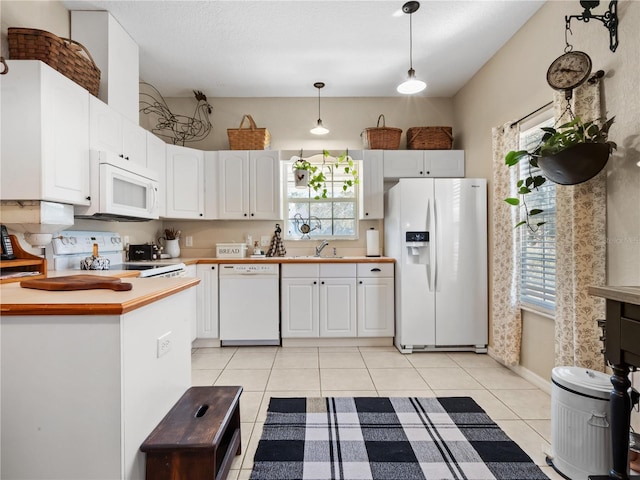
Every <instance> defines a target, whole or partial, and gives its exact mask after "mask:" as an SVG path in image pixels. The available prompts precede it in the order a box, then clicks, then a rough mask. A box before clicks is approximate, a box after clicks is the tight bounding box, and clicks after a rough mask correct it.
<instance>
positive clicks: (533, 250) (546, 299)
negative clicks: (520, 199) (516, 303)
mask: <svg viewBox="0 0 640 480" xmlns="http://www.w3.org/2000/svg"><path fill="white" fill-rule="evenodd" d="M551 126H553V119H552V118H550V119H548V120H545V121H543V122H541V123H538V124H537V125H535V126H534V127H531V128H529V129H527V130H524V131H523V132H521V134H520V149H521V150H532V149H534V148H535V147H536V146H537V145H538V143H540V139H541V138H542V135H543V132H542V131H541V130H540V128H541V127H551ZM536 171H538V172H539V169H532V170H530V167H529V165H528V163H526V162H523V163H522V164H521V165H520V178H526V177H528V176H529V175H535V174H536V173H537V172H536ZM525 201H526V202H527V205H528V206H529V209H532V208H540V209H542V210H544V212H543V213H541V214H539V215H536V216H535V217H534V219H535V223H538V222H546V223H545V224H544V225H542V226H541V227H540V228H539V229H538V230H537V231H536V232H532V231H531V230H530V229H529V228H527V227H526V226H521V227H518V228H519V230H520V302H521V303H522V304H523V305H525V306H530V307H533V308H534V309H542V310H543V311H546V312H554V311H555V301H556V186H555V184H554V183H553V182H550V181H549V180H547V181H546V182H545V183H544V185H542V186H541V187H539V188H538V189H537V190H534V191H533V192H532V193H530V194H527V195H526V198H525Z"/></svg>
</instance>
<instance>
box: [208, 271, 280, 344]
mask: <svg viewBox="0 0 640 480" xmlns="http://www.w3.org/2000/svg"><path fill="white" fill-rule="evenodd" d="M279 272H280V270H279V265H278V264H275V263H267V264H260V263H230V264H221V265H220V269H219V281H220V284H219V289H220V297H219V304H218V308H219V311H220V342H221V344H222V345H280V274H279Z"/></svg>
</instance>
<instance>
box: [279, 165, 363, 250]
mask: <svg viewBox="0 0 640 480" xmlns="http://www.w3.org/2000/svg"><path fill="white" fill-rule="evenodd" d="M296 158H297V157H296ZM307 160H309V161H311V163H312V164H315V165H320V164H322V155H321V154H320V155H315V156H313V157H311V158H308V159H307ZM294 161H295V159H290V160H283V164H284V165H283V168H282V171H283V174H282V212H283V215H282V216H283V217H284V218H283V221H284V228H283V233H284V234H283V239H284V240H287V241H301V242H305V241H307V242H315V241H318V240H358V239H359V227H360V218H359V202H360V198H359V197H360V195H359V193H360V192H359V187H360V185H359V183H356V184H354V185H353V186H352V187H351V189H352V191H353V196H352V197H333V196H329V195H327V198H319V199H315V198H314V196H315V194H314V192H313V190H311V188H309V187H307V189H308V191H309V196H308V197H290V196H289V185H290V184H293V183H294V179H293V170H292V165H293V163H294ZM355 162H357V163H360V161H358V160H355ZM358 170H359V171H360V165H358ZM332 174H333V170H331V175H332ZM329 183H332V184H333V185H332V187H333V188H330V189H329V190H330V192H331V193H333V191H334V189H336V188H338V189H341V188H342V180H340V179H337V180H334V179H333V178H331V179H329V180H328V181H327V184H329ZM328 202H330V203H331V204H332V205H333V204H338V203H351V204H353V217H349V218H347V219H348V220H351V219H352V220H353V225H354V232H353V234H352V235H334V234H331V235H327V234H321V235H314V234H313V232H310V234H309V238H301V234H299V233H297V232H296V233H294V234H290V233H289V231H290V230H291V231H292V232H295V229H294V227H293V226H292V227H291V228H290V225H291V223H292V221H291V219H290V218H289V204H290V203H308V204H309V211H311V205H312V204H314V203H328ZM332 210H333V208H332ZM336 219H340V217H335V216H333V214H332V217H331V219H330V220H331V223H332V224H333V222H334V221H335V220H336Z"/></svg>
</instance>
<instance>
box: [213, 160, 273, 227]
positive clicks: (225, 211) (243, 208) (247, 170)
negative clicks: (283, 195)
mask: <svg viewBox="0 0 640 480" xmlns="http://www.w3.org/2000/svg"><path fill="white" fill-rule="evenodd" d="M279 157H280V152H279V151H272V150H251V151H245V150H225V151H221V152H218V174H219V178H218V218H220V219H244V220H280V219H281V218H282V214H281V212H280V210H281V204H282V202H281V199H280V158H279Z"/></svg>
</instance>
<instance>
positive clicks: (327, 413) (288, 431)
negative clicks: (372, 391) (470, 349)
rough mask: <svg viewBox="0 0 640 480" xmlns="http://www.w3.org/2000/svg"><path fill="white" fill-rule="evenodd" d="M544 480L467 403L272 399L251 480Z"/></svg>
mask: <svg viewBox="0 0 640 480" xmlns="http://www.w3.org/2000/svg"><path fill="white" fill-rule="evenodd" d="M276 479H278V480H288V479H291V480H292V479H304V480H330V479H339V480H365V479H370V480H382V479H384V480H397V479H402V480H413V479H468V480H492V479H512V480H525V479H536V480H537V479H547V477H546V476H545V474H544V473H542V471H541V470H540V469H539V468H538V467H537V466H536V465H535V464H534V463H533V462H532V461H531V459H530V458H529V457H528V456H527V455H526V454H525V453H524V452H523V451H522V449H521V448H520V447H518V445H516V444H515V443H514V442H513V441H512V440H511V439H509V437H507V435H506V434H505V433H504V432H503V431H502V430H501V429H500V428H499V427H498V426H497V425H496V424H495V423H494V422H492V421H491V419H490V418H489V416H488V415H487V414H486V413H485V412H484V411H483V410H482V409H481V408H480V407H479V406H478V404H477V403H475V402H474V401H473V400H472V399H471V398H468V397H455V398H373V397H372V398H338V397H335V398H333V397H329V398H272V399H271V401H270V403H269V410H268V413H267V420H266V422H265V424H264V430H263V433H262V438H261V439H260V443H259V444H258V448H257V450H256V455H255V459H254V466H253V471H252V472H251V480H276Z"/></svg>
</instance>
